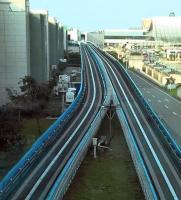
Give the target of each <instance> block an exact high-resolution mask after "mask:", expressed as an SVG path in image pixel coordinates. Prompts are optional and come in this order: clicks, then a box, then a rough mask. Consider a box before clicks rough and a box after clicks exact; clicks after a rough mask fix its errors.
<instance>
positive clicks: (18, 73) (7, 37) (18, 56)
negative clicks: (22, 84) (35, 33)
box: [0, 0, 30, 105]
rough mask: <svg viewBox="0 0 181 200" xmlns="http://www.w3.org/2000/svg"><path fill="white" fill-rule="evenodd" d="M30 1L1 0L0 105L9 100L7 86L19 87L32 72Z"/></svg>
mask: <svg viewBox="0 0 181 200" xmlns="http://www.w3.org/2000/svg"><path fill="white" fill-rule="evenodd" d="M28 5H29V3H28V1H25V0H10V1H4V0H3V1H1V0H0V105H1V104H4V103H6V102H7V100H8V99H7V95H6V91H5V89H6V88H14V89H18V84H17V83H18V81H19V80H20V78H21V77H23V76H25V75H27V74H29V73H30V68H29V37H28V26H29V24H28V20H27V16H28V10H29V8H28Z"/></svg>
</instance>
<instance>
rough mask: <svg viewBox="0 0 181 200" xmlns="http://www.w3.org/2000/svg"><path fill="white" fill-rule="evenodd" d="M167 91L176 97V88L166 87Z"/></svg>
mask: <svg viewBox="0 0 181 200" xmlns="http://www.w3.org/2000/svg"><path fill="white" fill-rule="evenodd" d="M167 92H168V94H169V95H171V96H173V97H177V89H176V88H175V89H172V90H168V89H167Z"/></svg>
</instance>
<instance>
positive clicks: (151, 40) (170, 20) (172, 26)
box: [104, 15, 181, 48]
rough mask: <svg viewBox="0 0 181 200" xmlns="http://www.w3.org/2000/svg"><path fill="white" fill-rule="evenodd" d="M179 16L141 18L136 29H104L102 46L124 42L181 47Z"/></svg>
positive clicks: (149, 45) (180, 22) (145, 45)
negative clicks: (139, 24)
mask: <svg viewBox="0 0 181 200" xmlns="http://www.w3.org/2000/svg"><path fill="white" fill-rule="evenodd" d="M180 31H181V17H177V16H174V15H171V16H165V17H151V18H146V19H143V22H142V26H141V27H140V28H137V29H113V30H105V31H104V46H105V47H107V46H114V47H117V46H122V45H124V44H128V43H129V44H131V45H138V46H141V47H153V48H155V47H159V46H165V47H181V34H180V33H181V32H180Z"/></svg>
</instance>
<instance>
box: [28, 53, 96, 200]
mask: <svg viewBox="0 0 181 200" xmlns="http://www.w3.org/2000/svg"><path fill="white" fill-rule="evenodd" d="M85 54H86V56H87V59H88V62H89V65H90V70H91V76H92V80H93V86H94V96H93V101H92V103H91V106H90V107H89V110H88V111H87V113H86V114H85V115H84V117H83V119H82V121H81V122H80V123H79V125H78V126H77V128H76V129H75V130H74V132H73V134H72V135H71V136H70V137H69V139H68V140H67V141H66V143H65V144H64V146H63V147H62V148H61V149H60V151H59V152H58V153H57V155H56V156H55V157H54V159H53V160H52V161H51V163H50V164H49V165H48V166H47V168H46V170H45V171H44V172H43V174H42V175H41V176H40V178H39V179H38V181H37V182H36V184H35V185H34V186H33V188H32V189H31V191H30V192H29V194H28V195H27V196H26V199H25V200H29V199H31V197H32V195H33V194H34V192H35V191H36V189H37V188H38V186H39V185H40V183H41V181H42V180H43V178H44V177H45V176H46V174H47V173H48V171H49V170H50V169H51V167H52V166H53V164H54V163H55V161H56V160H58V158H59V156H60V155H61V153H62V152H63V150H64V149H65V148H66V146H67V145H68V143H69V142H70V141H71V139H72V138H73V137H74V135H75V134H76V132H77V131H78V129H79V128H80V126H81V125H82V123H83V122H84V121H85V119H86V117H87V115H88V114H89V112H90V111H91V109H92V107H93V104H94V101H95V98H96V92H95V88H96V87H95V80H94V76H93V70H92V67H91V63H90V60H89V57H88V54H87V52H86V51H85Z"/></svg>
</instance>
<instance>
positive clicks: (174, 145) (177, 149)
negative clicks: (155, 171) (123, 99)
mask: <svg viewBox="0 0 181 200" xmlns="http://www.w3.org/2000/svg"><path fill="white" fill-rule="evenodd" d="M106 55H107V56H109V57H110V58H112V60H113V62H114V63H115V64H116V65H117V66H119V67H121V69H122V70H123V72H124V74H125V75H126V77H127V79H128V80H130V83H131V85H132V86H133V89H134V91H135V92H136V94H137V95H138V97H139V98H140V100H141V102H142V103H143V105H144V106H145V108H146V109H147V111H148V112H149V113H150V116H151V117H152V118H153V120H154V121H155V123H156V124H157V125H158V127H159V129H160V130H161V132H162V134H163V136H164V137H165V139H166V140H167V142H168V143H169V145H170V147H171V149H172V150H173V152H174V153H175V154H176V156H177V157H178V159H179V161H181V148H180V147H179V145H178V144H177V143H176V141H175V139H174V138H173V137H172V136H171V134H170V133H169V131H168V130H167V129H166V128H165V126H164V125H163V123H162V121H161V120H160V119H159V117H158V115H157V114H156V113H155V111H154V110H153V109H152V107H151V106H150V105H149V103H148V102H147V100H146V99H145V98H144V96H143V95H142V93H141V92H140V90H139V89H138V87H137V86H136V84H135V83H134V81H133V80H132V78H131V77H130V75H129V74H128V73H127V71H126V70H125V68H124V67H123V66H122V65H121V64H120V63H119V61H118V60H116V59H115V58H114V57H112V56H110V55H109V54H108V53H106Z"/></svg>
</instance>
